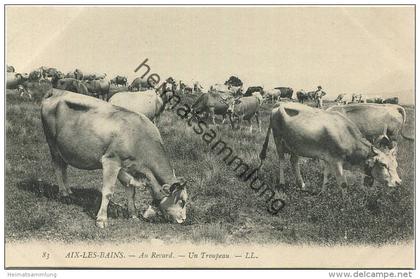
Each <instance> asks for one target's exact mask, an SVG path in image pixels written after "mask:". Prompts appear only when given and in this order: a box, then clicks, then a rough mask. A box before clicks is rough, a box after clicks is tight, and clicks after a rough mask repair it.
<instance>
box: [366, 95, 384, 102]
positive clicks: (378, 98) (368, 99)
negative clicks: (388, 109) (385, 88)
mask: <svg viewBox="0 0 420 279" xmlns="http://www.w3.org/2000/svg"><path fill="white" fill-rule="evenodd" d="M366 103H374V104H383V103H384V98H382V97H379V96H374V97H370V98H367V99H366Z"/></svg>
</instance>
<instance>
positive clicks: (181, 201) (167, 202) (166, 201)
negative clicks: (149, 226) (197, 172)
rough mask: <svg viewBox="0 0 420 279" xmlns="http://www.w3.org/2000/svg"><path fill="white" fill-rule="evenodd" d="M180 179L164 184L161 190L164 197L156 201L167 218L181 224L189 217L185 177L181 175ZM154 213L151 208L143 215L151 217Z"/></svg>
mask: <svg viewBox="0 0 420 279" xmlns="http://www.w3.org/2000/svg"><path fill="white" fill-rule="evenodd" d="M178 180H179V181H178V182H175V183H173V184H172V185H169V184H164V185H163V186H162V190H161V194H162V195H163V198H162V199H161V200H160V201H158V202H156V201H155V203H158V204H157V207H158V209H159V210H160V212H161V213H162V215H163V216H164V217H165V218H166V219H167V220H169V221H172V222H176V223H178V224H181V223H183V222H184V221H185V220H186V219H187V207H186V204H187V198H188V194H187V188H186V184H187V182H186V181H185V179H184V178H182V177H179V178H178ZM153 215H154V214H152V212H151V209H150V208H149V209H148V210H147V211H146V212H145V213H144V214H143V217H145V218H150V217H151V216H153Z"/></svg>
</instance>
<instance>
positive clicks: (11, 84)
mask: <svg viewBox="0 0 420 279" xmlns="http://www.w3.org/2000/svg"><path fill="white" fill-rule="evenodd" d="M27 80H28V75H22V74H20V73H15V72H7V76H6V88H7V89H17V91H18V93H19V96H20V97H24V96H25V95H27V96H28V97H29V99H32V95H31V94H30V93H29V92H28V91H27V89H26V85H25V84H26V83H27Z"/></svg>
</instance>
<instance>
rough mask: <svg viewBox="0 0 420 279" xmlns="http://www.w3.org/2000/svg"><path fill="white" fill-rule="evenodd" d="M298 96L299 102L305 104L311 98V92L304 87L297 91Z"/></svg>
mask: <svg viewBox="0 0 420 279" xmlns="http://www.w3.org/2000/svg"><path fill="white" fill-rule="evenodd" d="M296 98H297V99H298V101H299V103H301V104H303V103H304V102H305V101H307V100H308V99H309V94H308V93H307V92H305V91H304V90H303V89H302V90H299V91H297V92H296Z"/></svg>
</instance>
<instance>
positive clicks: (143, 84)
mask: <svg viewBox="0 0 420 279" xmlns="http://www.w3.org/2000/svg"><path fill="white" fill-rule="evenodd" d="M152 88H154V85H153V84H149V82H147V80H146V79H142V78H140V77H136V78H135V79H134V80H133V81H132V82H131V85H130V90H131V91H146V90H149V89H152Z"/></svg>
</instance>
